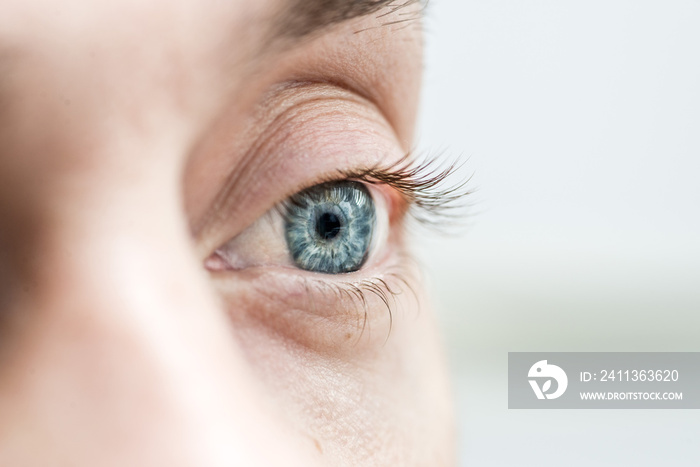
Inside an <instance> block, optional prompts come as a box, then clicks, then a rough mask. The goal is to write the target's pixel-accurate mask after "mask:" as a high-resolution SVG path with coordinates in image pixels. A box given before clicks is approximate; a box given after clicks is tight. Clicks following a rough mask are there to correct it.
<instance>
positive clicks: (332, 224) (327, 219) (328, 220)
mask: <svg viewBox="0 0 700 467" xmlns="http://www.w3.org/2000/svg"><path fill="white" fill-rule="evenodd" d="M316 233H318V235H319V237H321V238H322V239H324V240H333V239H334V238H335V237H336V236H337V235H338V233H340V219H338V216H336V215H335V214H332V213H330V212H326V213H323V214H321V217H319V218H318V222H316Z"/></svg>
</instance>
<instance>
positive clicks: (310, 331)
mask: <svg viewBox="0 0 700 467" xmlns="http://www.w3.org/2000/svg"><path fill="white" fill-rule="evenodd" d="M300 91H304V92H303V93H301V95H302V96H304V97H302V98H301V99H300V101H299V102H295V104H294V105H290V106H288V107H285V106H284V105H283V106H282V107H283V109H287V110H282V111H279V110H278V109H279V107H280V106H279V105H276V106H274V107H273V106H270V108H273V109H274V110H273V114H272V115H270V116H269V117H267V118H268V121H270V122H273V123H272V124H269V125H259V124H258V123H257V121H253V123H251V127H252V128H259V130H258V131H259V135H257V136H256V138H255V139H254V140H253V141H252V142H251V143H250V144H246V146H245V147H246V148H248V147H252V148H254V150H246V151H244V154H245V158H246V159H245V160H247V161H248V164H250V166H252V167H253V168H254V170H253V169H252V168H251V169H248V168H247V167H242V168H241V169H240V170H239V172H232V175H231V180H232V181H229V182H227V183H226V184H224V188H223V189H221V190H220V192H221V196H220V198H217V201H216V202H215V203H214V205H215V206H216V210H215V211H214V212H215V214H214V215H211V216H209V217H208V218H207V219H211V224H210V225H211V226H210V227H205V228H203V229H201V230H200V231H203V232H205V234H206V233H210V232H213V234H212V236H214V237H216V238H215V239H214V240H213V241H210V242H208V243H209V244H210V245H211V246H210V248H211V249H209V252H210V253H208V256H206V258H207V259H206V260H205V262H204V264H205V266H206V269H207V270H208V271H209V273H210V275H211V277H212V279H213V281H214V284H215V286H216V287H217V288H218V289H219V291H220V295H221V296H222V298H223V300H224V302H225V303H226V306H227V310H228V314H229V316H230V317H231V319H233V320H240V319H244V318H245V317H246V316H248V317H252V318H254V319H255V320H258V321H257V322H258V326H259V327H260V329H264V328H268V329H269V328H274V329H276V330H277V332H278V333H279V334H283V335H287V336H288V337H289V338H290V339H292V340H296V341H299V342H301V343H302V344H304V345H305V346H313V347H318V342H316V341H318V340H319V339H321V340H323V341H324V344H323V345H327V346H328V347H330V348H333V349H337V346H338V345H341V344H342V342H345V341H347V336H348V335H355V336H358V338H359V337H362V336H369V335H370V334H371V335H372V338H373V339H374V338H377V337H379V342H380V343H381V342H383V339H382V338H381V336H384V337H386V336H387V335H388V333H389V332H390V330H391V326H392V322H393V316H394V315H395V314H396V313H397V311H401V312H404V311H405V312H407V313H410V311H409V310H417V309H418V297H416V294H415V293H410V292H411V291H413V290H415V289H419V288H420V287H419V286H418V279H417V277H418V272H417V269H416V267H415V264H414V263H413V261H411V255H410V254H409V247H408V246H409V243H410V242H409V240H408V234H409V232H408V230H411V229H407V227H408V226H409V225H410V224H411V223H413V222H414V221H418V223H420V224H428V225H438V226H442V227H444V226H445V225H447V224H449V223H450V222H451V219H450V217H451V214H450V213H451V212H452V211H453V209H452V208H453V207H455V206H457V205H459V203H460V200H461V196H462V194H463V192H464V191H466V189H465V186H464V185H463V184H461V183H459V182H454V178H453V177H452V176H451V175H450V174H452V173H453V167H451V166H449V165H447V166H443V163H442V160H441V159H440V158H439V157H435V158H433V157H425V156H423V157H419V156H416V155H414V154H408V155H406V154H405V153H403V152H402V151H401V146H400V144H399V143H398V142H397V140H396V138H395V137H394V136H393V133H392V132H391V129H390V127H389V126H388V125H387V124H386V122H385V121H384V120H382V118H381V116H379V114H377V113H376V111H375V110H374V109H373V107H372V106H371V105H370V106H368V105H366V104H365V103H364V102H363V101H361V100H358V99H356V98H354V97H352V96H349V95H348V94H347V92H346V91H337V90H335V89H332V88H328V87H321V88H320V89H319V87H317V86H315V85H313V86H310V87H308V88H306V87H304V88H302V87H294V88H290V89H288V92H289V95H291V96H295V97H293V98H295V99H296V96H297V95H298V94H296V93H297V92H300ZM319 95H320V97H318V96H319ZM268 128H271V130H268ZM251 139H253V138H251ZM241 173H242V174H244V175H241ZM254 213H257V214H254ZM205 225H207V224H205ZM226 233H228V235H226ZM404 292H409V293H404ZM241 297H245V298H244V299H242V298H241ZM238 327H240V326H238ZM370 328H371V329H372V332H371V333H370V332H369V331H368V329H370ZM310 341H312V342H310Z"/></svg>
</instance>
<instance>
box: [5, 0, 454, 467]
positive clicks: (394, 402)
mask: <svg viewBox="0 0 700 467" xmlns="http://www.w3.org/2000/svg"><path fill="white" fill-rule="evenodd" d="M302 3H303V2H298V1H295V2H292V1H286V0H265V1H256V2H243V1H241V0H226V1H222V0H206V1H202V0H180V1H178V2H165V1H163V0H153V1H149V2H143V1H137V0H132V1H126V2H107V1H87V0H68V1H65V2H60V3H55V2H50V1H48V0H45V1H40V0H35V1H26V0H25V1H16V0H9V1H5V2H3V5H2V6H0V226H1V227H0V305H1V306H2V308H0V414H2V416H1V417H0V465H22V466H47V465H71V466H94V465H100V466H112V465H114V466H123V465H144V466H146V465H148V466H150V465H154V466H155V465H158V466H161V465H168V466H202V467H208V466H231V465H304V466H309V465H333V466H340V465H430V466H436V465H451V464H452V463H453V457H452V451H453V445H452V443H453V440H452V421H451V407H450V397H449V391H448V384H447V381H446V376H445V371H444V366H443V361H442V356H441V352H440V347H439V345H438V339H437V337H436V333H435V325H434V317H433V315H432V313H431V310H430V307H429V305H428V303H427V302H426V300H425V297H424V291H423V290H422V289H421V287H420V278H419V274H418V272H417V271H416V267H415V266H414V265H413V263H412V262H411V261H410V259H409V258H408V255H407V253H406V245H405V243H406V239H405V238H404V234H403V229H402V226H403V222H404V221H405V219H404V218H405V212H406V209H407V206H406V203H407V201H406V199H405V198H404V197H402V196H401V195H400V193H398V192H397V191H396V190H395V189H393V188H391V187H390V186H388V185H385V184H381V183H376V184H370V185H371V186H369V190H370V192H371V193H372V196H373V197H374V198H376V200H377V203H376V204H377V216H378V217H381V218H382V219H383V228H382V229H378V232H377V233H376V237H377V238H375V239H373V242H374V243H373V247H372V249H371V252H370V254H369V255H368V257H367V261H366V263H365V264H364V265H363V266H362V268H361V269H359V270H358V271H354V272H350V273H346V274H323V273H319V272H312V271H304V270H301V269H299V268H297V267H295V266H294V264H292V263H291V262H290V260H289V258H288V255H286V256H285V255H284V254H281V253H280V252H284V251H285V250H284V248H285V243H284V237H283V236H282V235H280V234H279V232H278V230H275V228H273V227H270V226H268V225H267V224H266V222H267V221H266V219H269V218H274V216H275V215H276V214H275V213H276V212H277V210H278V207H279V206H280V203H284V202H285V200H288V199H289V198H290V197H291V196H293V195H295V194H296V193H298V192H300V191H301V190H304V189H306V188H309V187H312V186H314V185H317V184H319V183H323V182H328V181H331V180H337V179H338V178H339V171H345V172H351V171H362V170H366V169H367V168H370V167H376V166H391V165H392V164H394V163H396V162H397V161H401V160H402V158H403V157H404V155H405V154H406V153H407V152H409V151H410V149H411V145H412V141H413V131H414V129H413V125H414V121H415V117H416V110H417V109H416V108H417V101H418V94H419V88H420V74H421V67H422V63H421V49H422V37H421V30H420V23H419V20H418V19H417V18H418V17H419V16H420V8H421V7H420V5H418V4H413V3H412V2H408V4H407V5H406V6H405V7H403V8H398V9H397V8H392V7H391V5H389V6H383V7H382V8H378V9H376V10H374V11H370V14H365V15H361V16H354V17H350V16H353V15H350V14H345V15H344V16H343V15H340V17H337V15H336V16H333V15H330V16H328V15H327V16H322V17H321V20H322V21H326V22H327V23H328V24H326V25H325V26H324V27H320V28H319V27H315V28H314V27H311V26H312V24H311V23H309V22H308V21H302V20H303V19H304V17H303V16H300V14H299V11H297V10H294V8H299V7H300V5H301V4H302ZM327 3H329V4H333V3H338V2H327ZM396 4H398V3H396ZM339 5H340V3H339ZM335 8H340V7H339V6H336V7H335ZM294 11H296V13H294ZM329 11H330V10H329ZM285 17H288V18H294V22H293V23H290V24H289V25H288V29H285V27H284V24H285V23H284V18H285ZM306 19H308V18H306ZM317 22H318V21H317ZM270 225H272V224H271V223H270ZM378 225H379V224H378ZM379 230H381V231H379ZM227 258H229V259H227ZM230 258H238V259H240V261H239V263H236V262H235V261H232V260H230ZM372 287H375V290H382V292H381V293H373V292H371V291H370V290H369V289H371V288H372ZM377 287H378V288H379V289H377ZM385 288H386V289H387V290H384V289H385ZM358 290H359V291H360V292H359V293H358V292H357V291H358ZM398 292H401V293H398Z"/></svg>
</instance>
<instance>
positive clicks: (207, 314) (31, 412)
mask: <svg viewBox="0 0 700 467" xmlns="http://www.w3.org/2000/svg"><path fill="white" fill-rule="evenodd" d="M87 186H90V187H92V189H93V190H92V191H91V190H76V192H75V193H74V195H75V196H74V197H72V196H65V197H63V199H62V198H61V195H60V193H56V194H55V195H54V197H53V198H49V199H50V204H51V205H52V207H51V208H50V209H48V210H47V211H41V210H39V211H41V212H44V213H47V212H48V214H46V215H44V214H39V215H37V216H35V217H32V216H31V215H28V216H26V219H33V221H32V222H34V224H33V226H32V227H31V228H30V227H27V229H28V230H29V231H31V230H35V229H37V228H38V229H40V230H41V232H39V233H36V232H35V235H33V236H31V235H29V236H26V237H25V238H24V241H25V242H26V243H27V244H25V245H22V250H23V251H24V252H25V254H23V255H20V256H15V257H14V258H13V262H14V266H16V269H17V270H18V271H20V270H21V271H20V273H19V274H17V282H16V283H15V284H14V285H13V288H15V289H20V291H19V292H18V293H13V294H9V295H7V296H9V297H11V298H10V303H8V304H7V305H8V306H7V307H6V308H5V312H6V313H9V314H12V315H14V316H18V317H20V319H18V320H17V321H16V323H17V324H16V325H13V326H10V327H9V328H8V331H7V332H8V333H14V335H13V336H11V338H10V339H8V340H6V341H5V343H4V344H3V345H2V347H4V348H3V349H2V352H1V355H0V356H1V357H2V358H1V359H0V360H1V361H3V362H4V366H5V368H4V369H2V370H0V413H3V414H5V415H4V416H3V420H0V460H2V459H1V457H2V455H1V453H3V452H6V451H3V446H2V445H3V440H5V441H4V443H6V444H7V443H9V444H10V445H11V447H13V448H14V449H19V450H20V451H21V446H22V443H21V442H17V440H18V439H19V440H21V439H23V438H22V437H23V436H28V434H31V436H35V437H36V436H37V435H38V436H39V438H40V439H42V441H43V443H44V445H45V448H46V449H47V450H51V449H53V448H55V449H56V450H57V451H59V452H60V455H59V457H60V456H61V455H62V456H64V458H65V459H66V460H67V461H68V460H70V461H71V462H74V463H75V464H74V465H96V464H95V462H94V461H93V462H91V461H90V460H89V459H104V458H105V456H111V460H110V461H109V462H107V463H104V462H98V464H100V465H201V466H208V465H212V466H213V465H234V464H238V463H240V462H245V461H246V460H256V462H257V459H258V458H260V456H262V458H263V459H264V458H265V457H270V456H271V455H275V456H276V455H277V454H271V453H270V452H269V451H268V450H267V449H264V446H265V445H266V443H265V442H266V440H267V439H268V437H269V436H270V435H271V433H275V432H276V428H275V427H274V423H273V422H272V417H271V416H270V412H269V410H268V408H266V406H265V403H264V401H263V400H262V399H261V398H260V397H259V395H258V394H259V393H260V392H259V391H258V388H256V382H255V380H254V379H253V378H252V377H251V376H250V372H249V370H248V368H247V366H246V363H245V361H244V359H243V358H242V356H241V355H242V354H241V352H240V351H239V350H238V348H237V346H236V344H235V342H234V341H233V340H232V339H231V338H230V335H229V333H228V331H227V327H228V326H229V323H227V321H226V319H225V315H224V314H223V313H220V312H219V310H218V304H217V302H216V299H215V297H214V296H213V295H212V294H211V293H210V292H209V289H208V286H207V283H206V278H205V275H204V273H203V272H202V271H201V268H200V267H199V265H198V264H197V262H196V260H195V258H194V256H193V255H192V253H191V251H192V248H191V247H190V245H189V243H188V242H189V240H188V238H187V233H186V229H185V223H184V221H183V220H182V219H179V218H178V215H177V213H176V210H177V207H176V203H177V201H176V197H174V196H173V193H172V192H168V190H167V189H166V188H164V186H165V185H164V186H163V187H162V188H163V189H162V190H160V191H159V190H154V189H153V187H152V186H151V187H146V186H145V185H144V186H142V185H140V184H139V183H138V182H135V183H134V182H133V180H132V181H131V183H129V184H128V186H122V187H119V186H109V187H107V186H105V185H100V184H99V183H90V184H88V185H87ZM100 186H101V187H102V189H104V193H102V192H100V190H98V189H95V187H100ZM115 193H116V195H115ZM119 193H122V195H119ZM173 198H175V200H173ZM47 202H48V201H47ZM42 216H43V217H42ZM20 230H21V229H18V231H20ZM22 241H23V240H22V237H21V236H17V235H15V236H14V237H13V238H12V239H11V241H9V240H7V239H6V240H5V242H4V244H3V248H4V249H7V248H12V247H13V245H14V246H15V247H18V246H19V245H18V242H22ZM15 292H17V290H15ZM251 421H252V422H253V424H252V425H251ZM23 430H24V432H23ZM278 438H279V441H280V442H281V443H282V445H284V441H283V440H284V438H285V435H284V434H283V433H279V436H278ZM65 443H67V444H65ZM18 446H19V447H18ZM10 452H11V450H10ZM23 454H26V452H20V453H19V454H18V455H23ZM95 456H97V457H95ZM269 460H270V461H273V460H272V459H269ZM278 460H280V459H278ZM273 462H274V461H273ZM270 465H272V464H270Z"/></svg>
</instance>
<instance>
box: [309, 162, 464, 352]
mask: <svg viewBox="0 0 700 467" xmlns="http://www.w3.org/2000/svg"><path fill="white" fill-rule="evenodd" d="M441 159H442V154H441V153H438V154H436V155H424V156H422V157H418V156H416V155H415V154H414V153H409V154H407V155H406V156H404V157H403V158H401V159H400V160H398V161H397V162H395V163H393V164H391V165H388V166H381V165H376V166H374V167H370V168H367V169H361V170H350V171H344V170H341V171H338V175H337V176H336V177H331V178H329V179H328V180H325V181H342V180H354V181H360V182H364V183H367V184H372V185H386V186H389V187H391V188H393V189H394V190H396V192H398V193H399V195H400V196H401V198H402V199H403V201H404V202H405V206H406V208H405V210H404V213H407V214H408V215H409V216H410V218H412V219H414V220H415V221H417V222H418V224H420V225H423V226H427V227H429V228H430V229H431V230H434V231H437V232H438V233H448V232H447V231H448V229H449V228H450V227H451V226H453V225H455V223H456V221H458V220H459V218H460V217H461V216H459V214H460V213H462V212H463V211H464V208H466V207H468V206H469V205H468V204H467V203H465V198H466V197H467V196H468V195H470V194H471V193H473V190H471V189H468V187H467V185H468V184H469V182H470V180H471V176H469V177H467V178H466V179H463V180H461V179H459V178H458V173H459V170H460V169H461V168H462V166H463V164H460V165H458V164H457V163H456V162H452V163H449V164H447V165H446V166H445V165H443V164H442V163H441ZM419 160H422V162H418V161H419ZM453 180H454V181H453ZM399 254H400V262H399V263H398V264H395V265H394V267H393V268H394V269H395V270H390V271H388V272H386V273H385V276H386V277H387V279H384V278H381V277H374V278H367V279H362V280H359V281H344V282H337V281H327V280H323V279H307V280H308V281H309V284H310V285H313V286H315V288H316V289H317V291H318V292H319V293H327V292H330V293H333V294H335V296H336V297H337V298H338V299H342V298H344V297H345V298H349V299H351V300H353V301H355V302H356V303H357V305H358V306H361V307H362V310H363V312H364V321H363V324H362V326H361V333H360V337H361V335H362V333H364V331H365V328H366V326H367V322H368V321H367V301H368V298H369V297H370V296H375V297H377V298H379V299H380V300H381V301H382V303H383V304H384V306H385V307H386V309H387V311H388V313H389V333H390V332H391V325H392V323H393V309H394V308H395V307H396V302H397V297H398V296H399V295H401V294H402V293H403V292H404V290H405V289H407V290H408V291H409V292H411V294H412V295H413V296H414V298H416V300H417V297H418V296H417V294H416V293H415V291H414V290H413V288H412V286H411V281H410V280H409V279H408V277H407V276H406V274H405V272H406V269H407V268H406V267H399V266H400V265H403V266H406V263H407V262H408V261H410V260H411V257H410V256H409V255H407V254H406V253H403V252H400V253H399ZM390 282H392V283H393V282H395V283H396V284H392V283H390ZM358 327H359V325H358ZM388 337H389V335H388V334H387V339H388ZM358 338H359V337H358Z"/></svg>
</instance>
